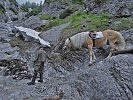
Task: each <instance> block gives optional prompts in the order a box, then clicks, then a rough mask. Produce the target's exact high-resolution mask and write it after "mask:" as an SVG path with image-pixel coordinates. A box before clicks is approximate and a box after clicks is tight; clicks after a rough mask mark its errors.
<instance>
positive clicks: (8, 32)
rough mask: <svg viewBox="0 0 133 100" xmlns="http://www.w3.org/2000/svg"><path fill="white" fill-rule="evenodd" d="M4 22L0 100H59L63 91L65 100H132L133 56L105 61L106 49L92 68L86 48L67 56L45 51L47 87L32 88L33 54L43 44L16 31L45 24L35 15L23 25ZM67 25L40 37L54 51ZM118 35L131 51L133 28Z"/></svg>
mask: <svg viewBox="0 0 133 100" xmlns="http://www.w3.org/2000/svg"><path fill="white" fill-rule="evenodd" d="M36 20H37V22H36ZM4 22H5V21H4ZM4 22H1V23H0V36H1V37H0V100H24V99H27V100H42V99H43V98H44V97H45V96H54V95H57V92H58V91H60V90H63V91H64V93H65V94H64V96H63V100H132V99H133V77H132V76H133V60H132V59H133V56H132V54H120V55H117V56H113V57H111V58H110V59H105V57H106V56H107V54H108V52H109V48H108V46H105V47H104V49H105V50H104V51H103V50H101V49H98V48H94V52H95V54H96V57H97V62H96V63H95V64H94V65H92V66H89V65H88V61H89V57H88V51H87V49H85V48H83V49H82V50H79V51H78V50H77V51H70V52H69V53H67V54H64V52H63V51H61V50H58V49H57V52H51V51H53V48H54V47H52V48H46V52H47V54H48V56H49V59H48V60H47V62H46V63H45V65H46V66H45V68H44V83H38V82H37V81H36V84H35V85H34V86H28V85H27V82H29V81H30V78H31V76H32V74H33V62H32V55H34V52H36V49H37V48H38V46H39V45H38V41H36V40H34V39H33V38H27V39H29V40H28V41H27V39H25V38H26V37H24V34H25V33H24V32H20V31H18V30H17V29H15V28H14V26H16V25H17V26H20V25H23V26H25V27H28V28H32V29H34V28H35V26H38V25H41V21H40V19H38V18H37V17H33V16H32V17H30V18H29V19H26V20H25V21H23V22H22V20H21V21H13V22H10V23H9V22H8V23H4ZM20 22H21V23H20ZM26 23H27V24H26ZM32 23H34V24H35V25H34V26H33V24H32ZM67 25H69V23H67V24H63V25H60V26H57V27H54V28H52V29H51V30H48V31H46V32H42V33H41V34H40V36H41V37H42V38H43V39H47V41H49V42H50V43H51V44H52V45H54V46H55V45H57V43H58V38H59V35H60V32H61V30H62V29H63V28H65V27H66V26H67ZM120 32H121V33H122V35H123V36H124V39H125V41H126V48H133V29H132V28H131V29H129V30H122V31H120ZM17 34H19V35H17ZM55 37H56V38H55Z"/></svg>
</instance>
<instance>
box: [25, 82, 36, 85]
mask: <svg viewBox="0 0 133 100" xmlns="http://www.w3.org/2000/svg"><path fill="white" fill-rule="evenodd" d="M27 84H28V85H35V82H29V83H27Z"/></svg>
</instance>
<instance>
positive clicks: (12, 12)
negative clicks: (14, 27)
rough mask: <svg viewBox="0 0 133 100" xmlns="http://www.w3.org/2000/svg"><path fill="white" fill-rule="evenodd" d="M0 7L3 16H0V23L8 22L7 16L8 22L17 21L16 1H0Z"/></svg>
mask: <svg viewBox="0 0 133 100" xmlns="http://www.w3.org/2000/svg"><path fill="white" fill-rule="evenodd" d="M0 5H1V7H2V8H3V9H4V12H3V14H0V17H1V18H3V20H2V19H1V20H0V21H1V22H7V21H8V20H9V16H10V20H17V19H18V17H17V14H18V10H19V7H18V4H17V2H16V0H1V1H0ZM0 9H1V8H0Z"/></svg>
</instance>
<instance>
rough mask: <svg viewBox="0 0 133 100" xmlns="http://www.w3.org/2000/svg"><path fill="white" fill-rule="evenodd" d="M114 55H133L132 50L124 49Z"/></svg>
mask: <svg viewBox="0 0 133 100" xmlns="http://www.w3.org/2000/svg"><path fill="white" fill-rule="evenodd" d="M114 54H115V55H118V54H133V48H131V49H126V50H120V51H116V52H114Z"/></svg>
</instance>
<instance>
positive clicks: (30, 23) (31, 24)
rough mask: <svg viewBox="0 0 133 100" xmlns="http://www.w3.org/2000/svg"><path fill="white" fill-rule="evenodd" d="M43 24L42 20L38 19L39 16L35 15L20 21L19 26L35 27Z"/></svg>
mask: <svg viewBox="0 0 133 100" xmlns="http://www.w3.org/2000/svg"><path fill="white" fill-rule="evenodd" d="M42 24H43V22H42V20H40V18H39V17H36V16H31V17H30V18H28V19H27V20H25V21H24V22H22V23H20V26H23V27H26V28H31V29H35V28H37V27H39V26H41V25H42Z"/></svg>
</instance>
